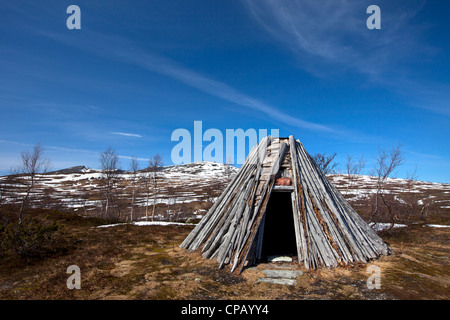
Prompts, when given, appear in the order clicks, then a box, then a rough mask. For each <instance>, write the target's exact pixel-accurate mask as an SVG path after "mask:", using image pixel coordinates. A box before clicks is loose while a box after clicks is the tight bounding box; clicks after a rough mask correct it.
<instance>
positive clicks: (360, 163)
mask: <svg viewBox="0 0 450 320" xmlns="http://www.w3.org/2000/svg"><path fill="white" fill-rule="evenodd" d="M365 166H366V161H365V160H364V154H363V155H361V157H360V158H358V159H357V160H353V157H352V156H351V155H349V154H347V163H346V165H345V167H346V170H347V181H348V182H347V190H348V189H349V188H350V187H351V186H352V185H353V182H354V181H355V178H356V176H357V175H360V174H361V172H362V170H363V169H364V167H365Z"/></svg>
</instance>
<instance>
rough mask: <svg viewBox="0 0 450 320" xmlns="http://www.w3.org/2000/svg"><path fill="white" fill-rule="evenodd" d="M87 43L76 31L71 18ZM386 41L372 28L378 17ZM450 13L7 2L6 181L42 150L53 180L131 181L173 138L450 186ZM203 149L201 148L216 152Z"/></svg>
mask: <svg viewBox="0 0 450 320" xmlns="http://www.w3.org/2000/svg"><path fill="white" fill-rule="evenodd" d="M72 4H75V5H78V6H79V7H80V9H81V30H69V29H68V28H67V27H66V20H67V18H68V17H69V16H70V14H67V13H66V9H67V7H68V6H69V5H72ZM372 4H375V5H378V6H379V7H380V8H381V21H382V22H381V29H380V30H369V29H368V28H367V27H366V20H367V18H368V17H369V15H368V14H367V13H366V9H367V7H368V6H369V5H372ZM449 12H450V3H449V2H448V1H445V0H429V1H418V0H398V1H381V0H380V1H379V0H371V1H363V0H355V1H344V0H320V1H317V0H302V1H294V0H288V1H282V0H279V1H270V0H229V1H206V0H195V1H191V0H174V1H156V0H148V1H122V0H121V1H112V0H109V1H81V0H75V1H63V0H58V1H46V0H42V1H21V0H15V1H2V2H1V3H0V115H1V117H0V174H8V173H9V169H10V167H11V166H13V165H14V164H16V163H17V161H18V159H19V158H20V152H21V151H24V150H27V149H29V148H31V147H32V146H33V145H35V144H37V143H39V142H40V143H41V144H42V145H43V147H44V149H45V151H46V155H47V157H48V158H49V159H50V160H51V162H52V165H53V168H54V169H59V168H64V167H69V166H75V165H87V166H90V167H93V168H98V167H99V161H98V155H99V153H100V152H101V151H103V150H105V149H106V148H107V147H108V146H111V147H112V148H114V149H115V150H116V151H117V152H118V154H119V155H120V156H121V166H122V168H124V169H127V168H128V165H129V157H131V156H136V157H138V158H139V159H140V160H141V165H142V166H143V167H144V166H145V165H146V159H148V158H149V157H151V156H153V155H154V154H156V153H159V154H161V155H162V157H163V161H164V163H165V164H166V165H170V164H172V162H171V150H172V148H173V147H174V146H175V145H176V144H177V143H176V142H173V141H171V134H172V132H173V131H174V130H176V129H178V128H185V129H187V130H189V131H191V132H192V133H193V126H194V121H202V123H203V129H204V130H206V129H209V128H217V129H219V130H221V132H223V133H224V136H225V130H226V129H238V128H242V129H244V130H247V129H249V128H254V129H256V130H258V129H269V130H270V129H279V132H280V135H281V136H288V135H291V134H293V135H294V136H295V137H296V138H298V139H300V140H301V141H302V142H303V144H304V146H305V148H306V149H307V150H308V152H309V153H310V154H314V153H317V152H325V153H328V154H330V153H333V152H336V153H337V154H338V157H337V162H339V163H340V165H339V167H340V169H341V170H342V171H344V167H345V162H346V155H347V154H350V155H352V156H353V157H360V156H361V155H362V154H364V157H365V158H366V160H367V165H366V169H367V171H368V170H370V169H371V168H372V166H373V162H374V158H375V156H376V154H377V151H378V148H379V147H381V148H385V149H390V148H391V147H392V146H395V145H397V144H398V143H401V144H402V148H403V151H404V157H405V163H404V165H403V166H402V167H401V168H400V169H399V170H398V172H397V176H398V177H404V176H405V175H406V173H407V172H408V171H412V170H414V168H415V167H417V168H418V175H419V179H420V180H428V181H435V182H450V160H449V159H450V147H449V136H450V135H449V133H450V130H449V120H450V72H449V71H450V42H449V41H448V39H449V38H450V24H449V22H448V17H449V15H448V13H449ZM206 144H207V143H205V145H206Z"/></svg>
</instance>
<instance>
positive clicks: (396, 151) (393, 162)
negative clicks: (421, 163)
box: [369, 144, 404, 228]
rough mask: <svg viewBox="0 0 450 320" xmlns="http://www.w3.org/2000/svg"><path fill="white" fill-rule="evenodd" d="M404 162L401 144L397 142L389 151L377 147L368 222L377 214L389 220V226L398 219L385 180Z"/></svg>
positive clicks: (392, 198) (393, 199) (394, 202)
mask: <svg viewBox="0 0 450 320" xmlns="http://www.w3.org/2000/svg"><path fill="white" fill-rule="evenodd" d="M403 162H404V158H403V152H402V150H401V145H400V144H398V145H397V146H396V147H393V148H392V149H391V150H390V151H389V152H387V151H386V150H384V149H381V148H378V156H377V158H376V161H375V165H374V168H373V170H372V175H373V176H375V177H376V178H377V183H376V193H375V195H374V199H373V205H372V208H373V210H372V213H371V214H370V219H369V222H373V219H374V218H375V217H376V216H377V215H378V216H380V217H383V216H384V217H387V218H389V219H390V220H391V228H392V227H393V226H394V222H395V221H396V220H397V219H398V217H397V213H396V211H395V209H394V206H395V204H396V201H395V197H393V196H392V195H391V192H389V188H388V187H387V184H386V181H387V179H388V178H390V177H392V176H393V175H394V172H395V170H397V169H398V167H399V166H400V165H402V164H403Z"/></svg>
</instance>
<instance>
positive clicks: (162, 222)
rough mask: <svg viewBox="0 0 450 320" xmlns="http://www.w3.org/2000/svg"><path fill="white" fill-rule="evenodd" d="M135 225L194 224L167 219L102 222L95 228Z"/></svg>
mask: <svg viewBox="0 0 450 320" xmlns="http://www.w3.org/2000/svg"><path fill="white" fill-rule="evenodd" d="M127 224H129V225H135V226H173V225H176V226H194V224H192V223H180V222H167V221H137V222H132V223H114V224H104V225H101V226H97V227H96V228H110V227H117V226H123V225H127Z"/></svg>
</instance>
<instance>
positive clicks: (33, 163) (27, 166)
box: [11, 143, 50, 223]
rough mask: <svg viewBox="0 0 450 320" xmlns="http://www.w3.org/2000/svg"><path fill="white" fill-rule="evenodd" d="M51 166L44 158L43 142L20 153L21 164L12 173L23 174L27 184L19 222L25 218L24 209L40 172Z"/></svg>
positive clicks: (24, 181) (23, 180)
mask: <svg viewBox="0 0 450 320" xmlns="http://www.w3.org/2000/svg"><path fill="white" fill-rule="evenodd" d="M49 168H50V161H49V160H48V159H46V158H44V149H43V147H42V146H41V144H40V143H39V144H37V145H35V146H34V147H33V149H32V150H31V151H30V150H27V151H24V152H22V153H21V154H20V164H19V165H18V166H17V167H16V168H13V169H12V170H11V172H12V174H15V175H22V177H23V179H22V180H21V182H22V183H23V184H24V186H25V195H24V196H23V197H22V201H21V205H20V209H19V223H21V222H22V220H23V210H24V209H25V208H26V207H27V206H28V205H29V201H30V195H31V193H32V191H33V188H34V187H35V185H36V182H37V181H38V180H39V178H40V176H39V175H40V174H43V173H45V172H47V171H48V170H49Z"/></svg>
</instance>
